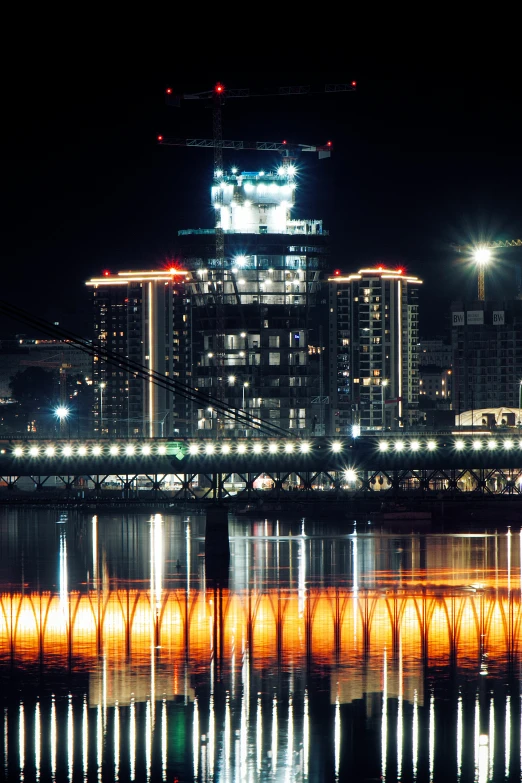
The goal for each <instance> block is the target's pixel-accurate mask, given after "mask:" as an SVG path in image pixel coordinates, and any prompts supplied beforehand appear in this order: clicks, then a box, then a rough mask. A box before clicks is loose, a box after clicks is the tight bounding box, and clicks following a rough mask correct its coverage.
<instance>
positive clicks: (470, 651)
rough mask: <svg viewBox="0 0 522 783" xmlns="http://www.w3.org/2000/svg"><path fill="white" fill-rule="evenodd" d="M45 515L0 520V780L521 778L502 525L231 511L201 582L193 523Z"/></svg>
mask: <svg viewBox="0 0 522 783" xmlns="http://www.w3.org/2000/svg"><path fill="white" fill-rule="evenodd" d="M56 516H57V515H56V514H52V513H50V512H40V511H38V512H36V511H25V512H22V511H11V510H5V509H4V510H0V686H1V690H0V706H1V709H2V721H1V732H2V742H1V744H0V748H1V750H0V753H1V763H0V770H1V773H0V774H1V775H3V779H4V780H9V781H10V780H19V781H22V780H23V781H29V780H39V781H47V780H56V781H59V780H68V781H70V782H71V783H73V781H76V780H82V781H85V782H87V781H90V780H99V781H101V780H119V781H126V780H136V781H138V780H151V781H154V780H161V781H173V780H175V778H176V777H177V778H178V780H179V781H194V780H196V781H211V780H216V781H218V780H219V781H230V782H231V783H232V781H236V780H241V781H262V780H271V781H294V780H299V781H329V780H339V781H344V780H371V779H382V780H386V781H395V780H403V781H409V780H414V781H425V780H426V781H427V780H431V781H438V780H444V781H452V780H455V781H457V780H458V781H462V783H464V781H466V780H477V781H482V780H483V781H494V780H511V779H513V780H514V779H517V780H519V779H520V777H521V774H522V742H521V732H522V720H521V705H522V698H521V690H520V664H521V656H522V652H521V643H522V601H521V588H522V585H521V574H520V566H521V561H520V555H521V551H522V536H521V535H520V531H519V530H516V531H515V530H511V529H509V528H507V527H504V528H502V527H500V526H499V527H498V529H495V528H493V527H492V528H491V530H489V531H483V532H475V533H474V534H463V535H458V534H455V535H449V534H446V535H443V534H426V533H422V534H421V533H409V534H408V533H402V532H383V531H380V530H374V531H372V532H371V533H370V532H368V528H367V527H364V528H363V530H362V531H361V530H360V529H357V528H356V527H355V528H354V527H352V526H351V525H350V526H349V529H348V530H347V529H346V523H344V522H343V523H342V525H339V526H336V525H335V523H332V524H331V525H330V526H329V527H325V526H324V525H323V526H319V525H318V524H315V523H314V522H313V520H304V521H303V522H300V523H297V524H291V523H285V521H284V520H282V519H281V520H279V521H277V522H275V521H274V522H268V521H266V520H263V521H260V522H258V523H256V522H250V521H247V522H243V521H238V520H234V519H233V518H231V520H230V524H229V530H230V553H231V558H230V570H229V573H228V581H227V580H224V579H223V578H220V579H219V580H218V582H216V580H215V578H212V579H211V578H210V576H209V573H210V572H209V569H208V568H206V567H205V564H206V562H207V564H208V561H209V560H211V559H212V562H213V564H215V562H216V561H219V559H220V557H221V556H222V553H220V552H219V547H218V548H217V549H216V548H215V546H216V542H215V541H213V542H211V543H209V544H208V546H207V551H206V550H205V538H204V533H205V519H204V517H202V516H191V517H190V518H188V517H186V516H178V515H158V514H155V515H153V516H151V517H148V516H145V515H119V516H117V515H101V516H99V517H97V516H96V517H91V516H85V515H81V514H79V513H75V514H70V515H69V519H68V521H67V523H66V524H60V525H57V524H56ZM517 536H518V541H517ZM515 542H516V543H515ZM214 577H215V575H214Z"/></svg>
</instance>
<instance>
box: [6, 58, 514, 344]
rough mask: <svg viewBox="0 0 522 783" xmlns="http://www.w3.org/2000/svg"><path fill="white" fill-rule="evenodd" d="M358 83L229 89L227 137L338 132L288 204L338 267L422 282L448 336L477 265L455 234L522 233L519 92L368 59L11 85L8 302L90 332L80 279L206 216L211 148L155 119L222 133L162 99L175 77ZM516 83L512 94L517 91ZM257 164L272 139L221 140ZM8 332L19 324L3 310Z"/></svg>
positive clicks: (158, 244)
mask: <svg viewBox="0 0 522 783" xmlns="http://www.w3.org/2000/svg"><path fill="white" fill-rule="evenodd" d="M352 79H356V80H357V92H355V93H349V92H347V93H340V94H336V95H325V94H323V93H320V94H317V95H313V96H289V97H275V98H249V99H235V100H232V99H231V100H229V101H228V102H227V103H226V105H225V107H224V109H223V135H224V137H225V138H231V139H252V140H255V141H264V140H268V141H280V140H282V139H283V138H285V139H289V140H291V141H295V142H300V143H306V144H322V143H324V142H326V141H327V140H332V142H333V144H334V152H333V154H332V157H331V158H330V159H329V160H321V161H320V160H318V159H317V156H316V155H314V154H312V153H305V154H303V155H302V156H301V163H300V178H299V190H298V194H297V205H296V208H295V210H294V217H307V218H320V219H322V220H323V223H324V227H325V229H327V230H329V231H330V234H331V237H332V256H331V269H332V270H333V269H335V268H339V269H341V270H342V271H343V272H353V271H357V269H359V268H360V267H361V266H363V265H367V264H370V263H371V264H373V263H374V262H377V261H380V262H384V263H388V264H390V265H393V266H397V265H401V266H404V267H405V268H406V270H407V271H408V272H410V273H412V274H416V275H418V276H419V277H420V278H421V279H423V280H424V287H423V290H422V295H421V334H422V335H424V336H433V335H435V334H439V333H442V330H443V328H444V326H445V322H444V318H443V313H444V312H445V311H446V310H447V308H448V306H449V303H450V301H451V299H452V298H456V297H457V296H458V295H460V294H462V292H463V291H469V292H470V293H473V291H474V290H475V288H476V277H475V276H474V275H473V273H472V272H471V270H470V269H468V267H467V266H466V265H465V264H464V262H463V259H462V257H458V256H457V255H456V254H455V252H454V250H453V249H452V247H451V245H452V243H457V244H465V243H468V242H470V241H477V240H480V239H513V238H519V237H520V238H522V191H521V188H520V182H521V180H522V176H521V175H522V153H521V150H520V137H521V129H520V121H519V118H518V113H517V112H516V111H513V110H512V108H511V107H512V106H513V105H514V104H516V102H517V100H518V97H520V96H519V93H520V90H519V89H518V88H516V89H515V90H514V89H513V86H512V85H510V84H505V83H504V84H498V83H497V82H493V81H490V82H488V81H484V80H480V79H477V78H473V79H472V78H469V79H464V78H460V79H459V78H455V77H454V76H453V77H451V78H448V77H446V76H440V77H438V78H435V77H433V76H432V77H425V78H408V77H407V75H406V76H404V75H401V76H400V78H398V79H397V80H391V79H389V80H387V79H383V78H380V79H376V78H374V75H373V74H369V73H366V71H365V69H362V68H357V69H355V68H349V69H347V70H345V71H340V70H339V69H337V70H335V71H334V72H323V73H317V72H314V73H310V71H309V70H308V71H306V70H305V71H300V70H298V69H294V70H293V71H291V72H290V71H289V72H288V73H284V72H282V73H278V74H277V75H274V74H271V73H268V74H266V73H265V74H261V75H260V74H259V73H251V72H250V73H249V72H245V71H244V70H236V71H233V70H230V69H227V70H226V71H223V70H220V69H219V66H218V65H217V66H216V68H215V69H211V68H209V69H208V70H206V71H205V70H200V72H199V74H198V76H197V78H195V76H194V73H193V71H191V70H190V68H189V67H188V66H187V67H185V68H177V69H175V70H174V69H172V70H168V69H167V70H158V72H156V73H149V74H148V75H147V76H146V77H143V76H139V75H132V74H130V75H129V74H127V73H125V72H124V69H121V70H116V69H114V70H113V71H110V72H109V73H108V74H107V73H105V74H104V75H101V73H94V74H87V73H84V74H83V75H82V77H81V78H79V79H78V80H77V81H75V80H74V79H71V76H70V74H67V76H64V75H62V73H61V71H60V70H59V69H57V70H55V71H51V70H50V71H49V72H47V71H45V69H44V71H43V72H42V74H40V77H39V78H36V80H33V81H32V82H31V84H26V83H25V82H24V80H23V79H22V78H18V79H15V80H14V81H13V82H11V83H9V84H8V85H6V87H5V90H4V95H3V105H4V108H5V109H7V111H6V112H4V117H9V118H10V121H9V122H4V124H3V126H2V130H1V132H2V146H1V155H2V175H3V177H2V178H3V188H2V201H3V204H2V240H1V241H2V245H1V246H2V254H3V259H2V294H1V295H0V298H1V299H4V300H8V301H10V302H11V303H14V304H16V305H19V306H22V307H25V308H28V309H31V310H32V311H33V312H34V313H36V314H37V315H39V316H41V317H43V318H46V319H49V320H52V321H59V322H60V324H61V325H63V326H65V327H67V328H69V329H72V330H74V331H75V332H78V333H81V334H84V335H85V336H90V327H91V312H90V299H89V289H87V288H86V286H85V281H86V280H87V279H89V278H90V277H92V276H96V275H99V274H101V273H102V271H103V270H105V269H109V270H111V271H113V272H115V271H118V270H121V269H139V268H151V267H156V266H162V265H163V264H164V263H165V262H167V261H168V260H170V259H172V258H173V257H175V250H176V243H177V231H178V230H179V229H181V228H210V227H212V225H213V223H212V220H213V214H212V210H211V209H210V196H209V188H210V184H211V181H210V180H211V174H212V160H213V158H212V150H203V149H192V148H183V147H180V148H174V147H160V146H158V145H157V144H156V136H157V134H158V133H163V134H165V135H171V136H179V137H211V136H212V113H211V111H209V109H208V108H206V105H205V103H204V102H202V101H184V102H182V105H181V108H180V109H173V108H168V107H167V106H166V105H165V102H164V90H165V88H166V87H167V86H171V87H172V88H173V89H174V91H175V92H185V93H191V92H199V91H205V90H208V89H211V88H212V87H213V85H214V84H215V83H216V82H217V81H222V82H223V83H224V84H225V86H228V87H250V88H251V89H253V90H255V89H259V88H262V87H271V86H274V87H278V86H284V85H290V84H312V85H317V88H318V89H319V90H321V89H322V88H323V87H324V84H325V83H327V82H349V81H351V80H352ZM517 96H518V97H517ZM224 154H225V165H228V166H232V165H237V166H238V167H239V168H242V169H246V170H259V169H262V168H263V169H269V168H271V167H275V166H277V164H278V160H279V158H278V157H277V155H274V154H273V153H268V152H259V153H249V152H237V153H232V152H230V151H229V152H227V151H225V153H224ZM0 325H1V332H0V337H7V336H9V333H11V334H14V333H15V332H26V333H27V328H24V327H23V325H20V324H16V323H15V322H13V321H6V320H5V319H2V320H1V321H0Z"/></svg>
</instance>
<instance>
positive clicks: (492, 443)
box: [488, 440, 497, 450]
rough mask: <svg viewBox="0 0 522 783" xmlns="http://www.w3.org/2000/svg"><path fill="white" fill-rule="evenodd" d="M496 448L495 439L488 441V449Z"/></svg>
mask: <svg viewBox="0 0 522 783" xmlns="http://www.w3.org/2000/svg"><path fill="white" fill-rule="evenodd" d="M496 448H497V442H496V441H495V440H490V441H488V449H491V450H493V449H496Z"/></svg>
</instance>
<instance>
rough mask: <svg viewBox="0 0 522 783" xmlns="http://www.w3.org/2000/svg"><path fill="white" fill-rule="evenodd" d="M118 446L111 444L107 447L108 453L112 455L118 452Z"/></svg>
mask: <svg viewBox="0 0 522 783" xmlns="http://www.w3.org/2000/svg"><path fill="white" fill-rule="evenodd" d="M118 452H119V448H118V447H117V446H111V447H110V449H109V453H110V454H111V455H112V456H113V457H114V456H115V455H116V454H118Z"/></svg>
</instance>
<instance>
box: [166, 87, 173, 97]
mask: <svg viewBox="0 0 522 783" xmlns="http://www.w3.org/2000/svg"><path fill="white" fill-rule="evenodd" d="M165 92H166V93H167V95H172V87H167V89H166V90H165Z"/></svg>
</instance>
